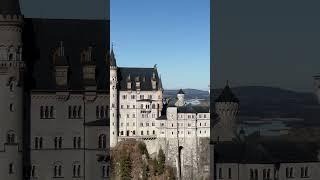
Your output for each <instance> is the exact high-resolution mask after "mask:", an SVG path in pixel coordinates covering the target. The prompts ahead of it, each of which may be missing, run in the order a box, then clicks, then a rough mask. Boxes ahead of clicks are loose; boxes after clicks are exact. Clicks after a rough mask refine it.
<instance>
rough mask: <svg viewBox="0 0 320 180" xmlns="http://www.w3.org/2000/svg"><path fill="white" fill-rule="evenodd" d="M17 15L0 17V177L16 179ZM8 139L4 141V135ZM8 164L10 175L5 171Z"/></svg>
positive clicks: (19, 169)
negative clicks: (9, 138) (9, 136)
mask: <svg viewBox="0 0 320 180" xmlns="http://www.w3.org/2000/svg"><path fill="white" fill-rule="evenodd" d="M21 25H22V17H21V16H17V15H14V16H11V15H10V16H3V15H0V82H1V83H0V114H1V117H0V169H1V171H0V177H1V179H6V180H20V179H22V177H23V164H22V150H23V147H22V130H23V129H22V124H23V120H24V118H23V114H24V111H23V110H24V104H23V86H22V85H23V83H22V81H21V79H20V77H21V73H23V68H24V62H23V61H22V59H21V53H22V48H21V44H22V41H21ZM9 134H10V135H11V137H12V138H11V140H10V141H9V140H8V135H9ZM10 164H12V168H11V169H12V173H10V172H9V167H10Z"/></svg>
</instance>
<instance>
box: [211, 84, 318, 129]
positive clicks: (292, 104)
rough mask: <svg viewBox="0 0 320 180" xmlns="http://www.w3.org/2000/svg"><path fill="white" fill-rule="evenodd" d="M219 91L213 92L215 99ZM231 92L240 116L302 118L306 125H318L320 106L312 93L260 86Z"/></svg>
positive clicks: (240, 88) (238, 88)
mask: <svg viewBox="0 0 320 180" xmlns="http://www.w3.org/2000/svg"><path fill="white" fill-rule="evenodd" d="M221 91H222V89H216V90H214V95H215V97H217V96H218V95H220V93H221ZM232 91H233V92H234V94H235V95H236V96H237V97H238V98H239V100H240V115H241V116H251V117H252V116H257V117H262V118H264V117H267V118H269V117H285V118H288V117H293V118H303V119H305V120H306V121H305V123H307V124H320V105H319V104H318V102H317V99H316V98H315V96H314V94H313V93H304V92H295V91H290V90H285V89H281V88H274V87H262V86H244V87H235V88H232Z"/></svg>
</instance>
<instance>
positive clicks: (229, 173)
mask: <svg viewBox="0 0 320 180" xmlns="http://www.w3.org/2000/svg"><path fill="white" fill-rule="evenodd" d="M231 175H232V173H231V168H229V169H228V178H229V179H231V178H232V176H231Z"/></svg>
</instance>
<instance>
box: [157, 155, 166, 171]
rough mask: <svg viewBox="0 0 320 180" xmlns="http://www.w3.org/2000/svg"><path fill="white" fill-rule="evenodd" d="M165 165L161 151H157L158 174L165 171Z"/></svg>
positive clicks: (164, 158) (164, 157)
mask: <svg viewBox="0 0 320 180" xmlns="http://www.w3.org/2000/svg"><path fill="white" fill-rule="evenodd" d="M165 164H166V156H165V155H164V153H163V150H162V149H159V153H158V173H159V174H163V173H164V170H165Z"/></svg>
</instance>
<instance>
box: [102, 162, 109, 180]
mask: <svg viewBox="0 0 320 180" xmlns="http://www.w3.org/2000/svg"><path fill="white" fill-rule="evenodd" d="M101 169H102V177H104V178H106V177H109V168H108V166H107V165H102V168H101Z"/></svg>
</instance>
